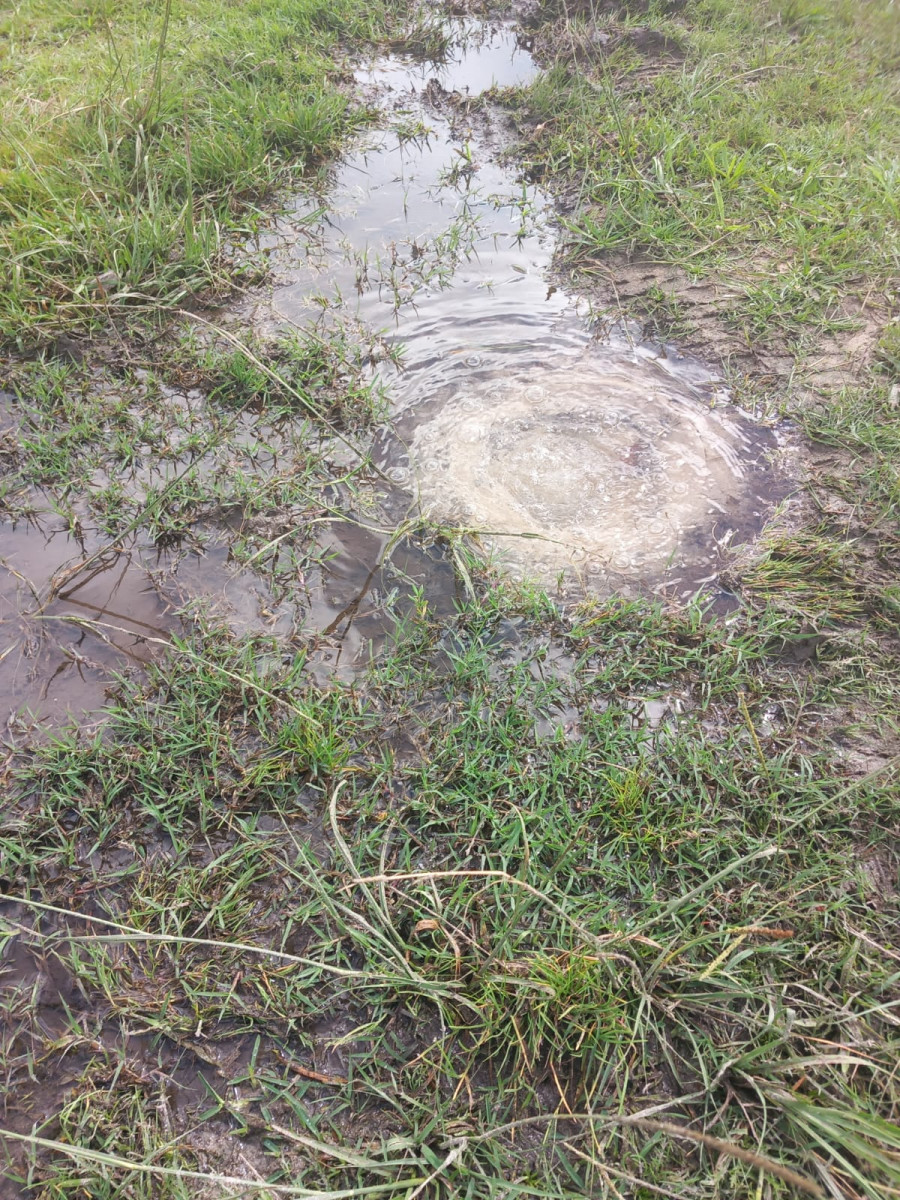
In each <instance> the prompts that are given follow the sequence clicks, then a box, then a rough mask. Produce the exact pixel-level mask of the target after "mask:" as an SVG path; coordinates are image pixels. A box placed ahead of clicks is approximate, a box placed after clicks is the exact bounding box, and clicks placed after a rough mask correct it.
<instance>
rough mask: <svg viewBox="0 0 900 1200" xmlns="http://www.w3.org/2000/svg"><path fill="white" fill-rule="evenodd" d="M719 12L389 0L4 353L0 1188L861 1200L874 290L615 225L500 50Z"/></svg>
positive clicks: (869, 930) (609, 37)
mask: <svg viewBox="0 0 900 1200" xmlns="http://www.w3.org/2000/svg"><path fill="white" fill-rule="evenodd" d="M688 7H690V6H688ZM700 7H701V8H702V6H700ZM701 16H702V14H701ZM701 16H697V15H696V14H693V13H692V11H691V12H690V13H688V14H687V15H685V13H684V12H683V11H682V9H681V8H680V7H674V8H673V7H668V8H660V7H659V6H656V5H651V6H649V7H647V8H646V9H645V8H641V9H640V10H637V9H633V8H628V7H625V8H620V7H618V6H616V7H609V6H602V5H601V6H594V7H593V8H591V9H590V10H589V11H588V10H587V9H585V10H583V11H582V9H581V8H579V7H577V6H567V7H565V8H559V9H557V8H552V9H551V8H550V7H549V6H545V7H542V8H540V9H537V8H535V9H528V10H527V11H525V10H522V11H508V12H504V13H489V14H487V15H485V14H484V13H481V12H478V13H469V12H456V11H455V10H454V11H453V12H452V13H449V14H447V13H444V12H443V11H441V12H435V13H432V12H431V11H430V10H429V11H427V12H426V13H425V14H419V15H418V16H417V17H416V18H415V20H413V21H411V22H408V23H407V27H406V30H405V31H404V32H403V33H398V35H397V37H396V40H395V41H394V44H393V45H392V46H389V47H383V48H382V50H381V51H380V52H378V53H374V52H373V53H371V54H363V53H361V52H360V51H359V50H358V48H352V49H353V53H352V55H351V56H350V57H348V58H347V60H346V61H345V62H344V63H343V64H342V72H343V75H344V83H343V85H342V86H343V87H344V88H345V89H346V91H347V93H348V95H350V96H352V97H353V101H354V103H355V104H357V105H359V106H361V107H362V108H364V109H365V110H367V112H368V114H369V120H368V126H367V127H366V128H365V129H363V130H362V131H361V132H359V133H357V134H356V135H355V137H354V139H352V140H350V141H349V143H348V144H347V146H346V148H345V150H344V152H343V153H342V154H341V155H340V156H339V157H337V158H336V159H334V160H331V161H327V162H326V163H324V164H323V165H321V166H320V167H319V168H318V170H317V171H316V172H315V173H312V172H311V173H310V174H309V177H308V179H307V181H306V183H305V184H304V186H303V187H302V189H301V190H299V191H298V192H297V193H296V194H293V193H292V194H290V195H288V196H285V195H284V194H281V195H280V196H279V197H278V203H277V204H276V203H275V198H274V197H270V198H269V201H268V206H267V207H265V208H264V209H263V212H264V214H265V215H264V218H263V219H261V220H260V221H259V222H258V223H257V227H256V228H255V229H254V231H253V233H252V235H250V236H244V237H237V236H236V237H235V238H234V239H233V241H232V242H231V244H230V245H229V248H228V255H229V256H230V261H231V264H232V266H233V267H234V272H233V274H232V276H231V277H230V284H231V287H230V290H229V291H228V292H227V298H226V291H225V288H224V287H223V286H220V287H218V288H217V289H216V292H215V297H216V302H215V303H211V302H210V298H211V294H210V293H209V292H207V293H206V294H203V293H198V294H194V295H187V296H186V297H185V298H184V300H183V301H181V302H180V303H179V308H178V311H177V312H175V313H172V312H171V311H169V312H166V313H165V314H164V315H163V316H160V317H158V318H157V319H155V320H154V321H152V322H147V320H146V319H145V318H144V317H140V318H139V317H138V316H137V315H135V314H132V313H130V311H129V301H128V297H127V296H126V294H125V289H124V287H123V288H121V289H120V288H119V285H118V283H117V281H116V280H113V281H107V283H106V284H104V285H102V286H103V287H104V296H103V304H104V306H105V310H106V311H105V317H106V319H107V322H108V323H107V326H106V327H105V328H104V329H103V331H102V332H95V333H94V334H93V336H88V335H86V333H85V331H84V329H83V328H79V327H78V326H74V327H71V328H67V329H66V330H65V332H63V333H59V332H58V331H57V332H55V333H54V335H53V336H52V338H49V337H48V339H47V340H45V341H44V343H43V344H42V345H40V346H37V347H30V348H28V349H27V350H22V349H20V350H19V351H18V352H15V353H10V355H9V357H8V360H7V363H6V366H5V368H4V377H3V387H4V391H3V392H2V394H0V419H2V422H3V423H2V426H0V439H2V440H0V455H2V458H0V461H2V465H3V470H4V475H3V480H2V487H3V490H2V501H3V528H2V568H3V571H2V578H0V635H2V638H3V642H2V645H0V703H2V708H3V711H2V716H3V719H4V721H5V729H6V734H5V748H6V757H5V763H4V780H5V787H6V789H7V793H6V794H7V803H6V805H5V809H4V820H3V830H2V837H3V843H2V845H3V879H4V896H5V900H4V904H3V913H2V916H3V931H4V932H3V938H4V942H3V949H4V963H3V965H4V975H3V977H2V980H0V984H2V989H3V999H2V1003H3V1006H4V1008H3V1054H4V1058H3V1063H4V1069H5V1081H6V1091H5V1097H4V1108H3V1121H2V1124H3V1126H4V1127H5V1129H6V1131H7V1132H8V1134H9V1137H8V1139H7V1143H6V1144H7V1147H8V1165H7V1171H6V1177H5V1180H4V1183H3V1185H2V1186H3V1191H2V1194H3V1195H8V1196H10V1197H13V1196H16V1197H18V1196H25V1195H35V1196H40V1197H45V1196H46V1197H50V1196H54V1197H56V1196H60V1197H61V1196H79V1195H91V1196H113V1195H116V1196H118V1195H135V1196H156V1195H164V1196H168V1195H172V1196H186V1195H191V1196H193V1195H241V1194H255V1195H273V1196H275V1195H278V1194H294V1195H323V1196H324V1195H328V1196H332V1195H333V1196H337V1195H341V1196H355V1195H369V1194H378V1193H381V1192H384V1193H385V1194H392V1195H401V1196H405V1197H407V1198H408V1200H412V1197H414V1196H419V1195H434V1196H438V1195H448V1196H449V1195H454V1196H455V1195H463V1194H465V1195H471V1196H482V1195H483V1196H488V1195H490V1196H494V1195H513V1194H516V1195H529V1196H530V1195H541V1196H553V1197H556V1196H569V1195H571V1196H574V1195H610V1196H634V1197H639V1196H645V1195H650V1194H657V1195H677V1196H685V1197H687V1196H710V1197H712V1196H732V1195H733V1196H737V1195H749V1194H751V1190H752V1191H753V1192H754V1194H757V1195H760V1196H762V1195H766V1196H770V1195H771V1196H775V1195H789V1194H794V1193H795V1192H796V1193H797V1194H800V1193H802V1192H806V1194H818V1195H826V1194H827V1195H834V1196H841V1197H855V1196H859V1195H866V1196H887V1195H890V1194H892V1191H891V1188H892V1187H893V1186H894V1184H896V1182H897V1178H898V1168H897V1165H896V1152H897V1147H898V1146H900V1132H898V1130H897V1127H896V1125H895V1124H893V1122H894V1120H895V1118H896V1103H897V1097H896V1095H895V1092H896V1081H895V1079H894V1074H895V1072H894V1065H893V1064H894V1062H895V1059H894V1058H893V1057H892V1055H893V1054H894V1051H895V1050H896V1015H895V1006H896V1003H897V996H896V986H897V978H896V965H895V964H896V959H897V953H898V952H897V947H896V930H895V927H894V925H895V912H896V900H897V896H898V876H897V870H898V861H900V857H898V852H897V830H898V810H897V772H896V767H897V754H898V731H897V724H896V696H897V691H896V683H895V679H896V670H897V665H898V662H897V659H898V654H897V649H898V643H897V613H898V611H900V609H898V604H900V601H898V596H900V592H898V586H900V585H898V578H900V577H898V572H897V566H898V563H900V559H898V549H900V539H898V537H897V533H896V528H897V527H896V509H895V508H894V502H895V501H896V464H895V462H894V460H893V457H892V456H893V448H894V446H895V445H896V442H895V441H892V440H891V439H892V438H894V432H893V431H894V430H895V428H896V424H897V416H896V413H895V408H896V405H895V400H896V397H894V394H893V390H891V389H892V387H893V389H894V390H896V385H892V384H891V382H890V379H891V378H892V377H890V376H886V375H885V373H884V363H885V358H886V354H887V353H888V352H887V351H886V350H885V346H888V347H889V345H890V343H889V340H888V341H886V340H885V339H886V331H888V332H889V331H890V329H891V327H892V326H891V311H892V309H891V306H892V302H893V301H892V291H891V289H890V288H887V287H885V286H884V285H883V283H882V284H880V285H879V284H878V283H875V282H872V283H871V284H868V285H867V286H866V287H865V288H863V287H862V286H860V287H853V288H851V287H847V288H846V289H845V294H844V295H843V296H842V299H841V307H840V309H839V310H837V309H835V308H834V307H832V308H831V309H829V312H828V319H827V322H826V326H825V327H823V328H822V329H820V330H819V331H818V332H817V333H816V334H815V336H813V334H812V333H809V332H807V333H806V334H803V335H802V336H799V337H798V336H797V335H796V334H795V331H794V330H793V329H792V328H791V327H789V326H788V325H787V324H786V323H784V324H781V325H779V324H778V322H777V319H776V317H775V316H773V322H772V324H773V327H772V328H771V329H770V330H769V331H768V332H767V333H766V334H765V335H764V336H763V335H760V334H759V333H758V332H757V331H755V329H754V328H752V327H751V319H750V317H748V315H747V312H748V310H747V309H746V306H745V305H744V301H745V300H746V297H747V295H748V289H750V288H751V286H752V280H753V279H754V278H756V277H757V276H758V277H759V278H760V279H765V280H771V278H773V276H774V277H777V276H778V275H779V272H780V265H779V264H780V259H779V258H778V253H777V250H776V251H773V253H772V255H771V256H770V257H769V256H766V255H765V254H763V253H762V252H761V251H760V250H759V248H758V247H757V248H754V249H753V251H752V253H751V256H750V257H751V258H752V270H749V271H748V268H747V262H746V260H744V261H742V263H741V264H740V268H739V269H738V266H737V264H736V263H733V264H732V263H727V262H726V263H724V264H719V265H717V266H716V268H715V269H713V268H712V267H709V266H706V265H704V269H702V270H697V269H695V263H694V262H691V261H689V260H686V259H684V258H681V259H680V260H677V261H673V260H672V259H670V260H668V261H661V258H662V256H661V255H660V254H659V253H658V252H657V251H655V250H653V248H652V247H649V246H646V245H641V244H637V243H635V244H633V245H631V246H630V247H629V248H628V249H627V250H626V249H622V248H621V247H615V248H611V249H606V250H599V249H598V248H597V245H596V244H592V243H590V238H589V236H588V235H589V234H590V231H591V229H593V228H595V225H592V224H591V222H592V221H594V222H597V221H600V220H601V217H602V214H600V215H598V213H597V212H595V211H594V209H593V208H592V206H591V202H590V201H589V200H588V198H587V185H586V184H585V183H584V182H583V180H581V178H580V176H579V174H578V171H577V169H576V168H574V167H573V166H572V165H571V164H570V165H569V166H568V167H566V168H565V169H564V168H563V167H562V166H561V165H560V164H559V163H558V162H557V161H556V160H555V158H554V155H555V154H556V150H555V149H554V148H553V147H550V148H548V143H547V141H546V139H547V138H548V137H551V136H553V124H554V122H558V123H561V122H562V121H563V116H562V115H561V114H558V115H551V116H547V114H546V111H545V109H546V107H547V105H548V104H549V103H550V101H549V100H548V98H547V96H546V95H545V94H543V93H541V92H539V91H538V92H534V91H530V90H529V89H530V88H540V87H541V86H543V85H542V84H541V80H542V79H544V78H545V77H547V76H548V75H549V76H552V78H553V79H555V80H557V82H559V80H560V79H563V80H568V81H569V83H572V81H573V80H574V84H573V86H576V87H581V86H583V85H584V86H589V87H592V88H595V89H596V88H598V87H601V86H603V87H612V88H613V89H619V92H620V93H621V94H622V95H623V96H625V97H629V96H630V97H634V96H635V95H638V96H640V95H642V94H643V92H644V91H647V94H648V95H649V91H648V89H650V88H652V87H654V86H662V85H661V84H659V81H660V80H662V81H663V82H665V80H666V79H667V78H668V77H669V75H672V76H673V77H674V75H675V73H679V72H682V71H686V70H687V66H690V65H691V63H692V61H693V60H692V58H691V55H692V54H694V53H695V50H694V49H692V43H691V40H690V39H691V37H692V36H693V25H692V24H691V22H692V21H695V20H696V22H697V23H698V28H699V27H702V23H701ZM785 19H786V18H785ZM779 28H781V26H779ZM686 64H687V66H686ZM618 71H621V76H620V75H618V74H617V72H618ZM554 86H555V85H554ZM560 86H562V85H560ZM572 144H573V145H575V142H574V141H573V142H572ZM595 152H596V150H595ZM673 203H674V201H673ZM586 212H587V213H588V215H589V216H590V220H584V221H582V220H581V218H582V216H583V215H584V213H586ZM586 231H587V232H586ZM697 232H698V236H699V237H702V238H703V239H704V244H706V243H709V244H710V245H711V244H712V242H713V238H712V237H711V236H710V234H709V233H708V232H707V231H705V230H704V231H701V230H699V229H698V231H697ZM723 236H724V235H723ZM704 264H705V260H704ZM241 279H243V282H240V281H241ZM120 291H121V296H120V294H119V293H120ZM107 293H108V294H107ZM742 305H744V307H742ZM873 381H874V383H873ZM872 388H874V389H875V390H874V391H872V390H871V389H872ZM866 389H870V390H869V391H868V393H867V391H866ZM879 389H880V390H879ZM866 404H874V405H875V406H876V409H877V411H876V412H875V415H874V417H873V414H872V412H869V410H867V409H866V407H865V406H866ZM854 406H856V407H854ZM845 412H846V413H849V414H850V415H849V417H848V420H847V421H846V422H845V423H844V424H843V425H841V424H839V423H837V419H836V417H835V414H843V413H845ZM866 420H868V421H869V422H870V424H871V423H872V422H873V420H874V421H875V422H876V423H878V430H879V432H878V433H877V434H874V433H872V434H870V433H869V432H866V430H867V429H868V428H869V426H868V425H866V424H865V422H866ZM891 472H893V475H892V474H891ZM623 1114H624V1116H625V1117H626V1118H627V1120H626V1121H625V1122H624V1123H623ZM660 1122H662V1124H660ZM673 1122H674V1125H675V1128H674V1132H673V1128H672V1123H673ZM667 1123H668V1124H667ZM704 1139H705V1140H704ZM711 1139H716V1140H711ZM73 1148H74V1149H73Z"/></svg>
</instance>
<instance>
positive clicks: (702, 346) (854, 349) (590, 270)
mask: <svg viewBox="0 0 900 1200" xmlns="http://www.w3.org/2000/svg"><path fill="white" fill-rule="evenodd" d="M775 269H776V267H775V266H774V265H772V264H769V265H768V267H767V268H766V270H768V271H771V270H775ZM573 275H574V278H575V280H576V281H577V284H578V287H579V289H581V290H582V291H584V293H585V294H586V295H587V296H588V297H589V298H590V301H591V304H592V306H593V307H594V308H595V309H596V310H597V312H598V313H599V314H603V313H605V314H606V317H605V320H606V321H607V322H610V323H613V324H614V323H616V322H619V321H621V320H622V319H623V317H631V318H635V317H636V318H638V319H639V320H641V321H643V322H644V323H645V325H646V329H647V331H648V334H649V335H650V336H664V337H665V336H669V337H672V336H676V337H677V340H678V343H679V345H680V346H681V347H682V348H683V349H685V350H686V351H688V352H692V353H696V354H699V355H701V356H702V357H703V358H705V359H706V360H707V361H720V362H723V363H727V364H729V366H730V368H731V370H732V371H733V372H744V373H746V374H747V375H750V376H752V378H753V381H754V383H755V384H756V385H757V387H763V388H764V387H767V386H768V387H773V388H774V387H776V386H778V387H783V386H784V385H785V384H786V383H787V382H788V381H794V382H796V383H797V384H798V385H800V386H805V387H807V388H809V389H810V390H812V389H815V388H827V387H844V386H849V385H852V384H853V383H855V382H858V380H859V378H860V376H861V374H862V372H863V371H864V369H865V368H866V367H867V366H869V365H870V364H871V362H872V360H873V357H874V353H875V348H876V345H877V342H878V336H879V332H880V330H881V328H882V325H883V316H882V315H880V314H879V313H878V312H877V311H876V310H875V309H874V308H871V309H867V308H866V307H865V306H862V305H859V304H855V303H854V302H853V301H852V300H851V299H848V300H846V301H845V308H846V312H845V313H844V314H842V315H843V316H844V318H845V319H846V321H847V323H848V325H852V329H848V330H847V331H846V332H834V333H829V334H825V335H820V336H818V338H817V342H816V345H815V347H813V348H811V349H810V351H809V353H808V354H807V356H806V361H805V364H804V370H803V377H802V379H797V380H794V379H793V377H794V373H795V369H796V358H795V355H794V353H793V352H792V351H791V349H790V347H789V346H788V345H787V344H786V343H784V341H783V339H781V340H779V337H778V336H775V331H773V336H772V337H769V338H767V339H765V340H764V341H761V342H756V341H754V340H753V339H751V338H749V337H748V335H747V333H746V331H744V330H743V329H742V328H740V324H739V322H737V321H736V320H735V319H734V317H733V311H734V308H735V305H736V302H737V301H738V300H739V299H740V298H741V296H742V294H743V290H742V287H741V285H739V284H738V283H736V282H732V281H729V280H728V279H727V278H715V277H711V276H706V277H704V278H703V279H697V278H695V277H694V276H692V275H691V274H690V273H689V272H687V271H685V270H684V269H683V268H682V267H678V266H675V265H673V264H670V263H660V262H654V261H652V260H649V259H647V258H643V257H641V256H640V255H639V254H636V255H624V254H607V255H604V256H603V257H602V258H600V257H598V258H593V259H591V258H581V259H578V260H576V262H575V264H574V267H573ZM603 320H604V318H603V317H601V325H602V323H603ZM673 326H674V328H675V333H674V334H673V333H672V329H673Z"/></svg>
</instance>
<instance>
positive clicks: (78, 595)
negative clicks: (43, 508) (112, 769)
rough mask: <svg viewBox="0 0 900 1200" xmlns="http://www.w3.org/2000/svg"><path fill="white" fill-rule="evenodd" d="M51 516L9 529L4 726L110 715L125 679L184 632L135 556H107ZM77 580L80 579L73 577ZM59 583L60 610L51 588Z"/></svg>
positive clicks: (0, 714)
mask: <svg viewBox="0 0 900 1200" xmlns="http://www.w3.org/2000/svg"><path fill="white" fill-rule="evenodd" d="M100 544H101V543H100V541H99V539H98V538H97V537H90V536H89V537H84V536H82V537H81V538H78V537H76V536H75V534H74V533H72V532H71V531H70V530H68V529H67V528H66V527H65V525H64V524H63V522H62V521H61V520H60V519H59V518H57V517H54V516H52V515H51V514H47V513H44V514H42V515H41V516H40V517H39V518H37V519H36V520H35V522H34V523H28V522H24V521H20V522H19V523H18V524H16V525H9V524H5V525H0V705H2V707H0V720H2V721H3V723H4V724H5V725H9V724H10V722H11V721H12V720H13V718H15V717H16V716H17V715H18V716H19V717H20V719H22V720H24V721H25V722H26V723H27V722H28V721H29V720H30V719H31V718H37V719H39V720H41V721H43V722H52V723H59V722H61V721H62V720H63V719H64V718H65V717H66V716H67V715H69V714H73V715H80V714H83V713H87V712H92V711H94V710H96V709H98V708H100V707H101V706H102V705H103V703H104V701H105V700H106V698H107V689H108V687H109V684H110V677H111V675H112V674H113V673H114V672H115V671H119V670H125V669H127V668H128V667H129V666H130V665H131V666H141V665H143V664H145V663H146V662H147V661H148V659H149V658H150V657H151V655H152V654H153V653H154V652H155V647H156V645H157V642H158V640H159V639H166V640H167V638H168V633H169V631H171V630H173V629H175V628H177V627H178V622H177V620H176V619H175V618H174V616H173V612H172V605H171V604H170V603H167V602H166V601H165V600H164V599H163V598H162V596H161V595H160V594H159V592H158V591H157V589H156V587H155V585H154V582H153V580H152V578H151V576H150V574H149V573H148V572H147V570H145V569H144V567H142V566H141V565H140V563H139V562H138V561H136V558H135V555H134V554H133V552H132V549H131V548H126V549H124V550H119V551H116V550H113V551H108V552H107V553H105V554H103V555H102V557H100V558H99V559H98V560H97V561H95V562H93V563H92V564H91V565H90V566H89V567H87V569H85V570H81V571H77V572H73V568H74V567H76V566H77V564H79V563H81V562H84V561H85V560H86V559H87V558H88V556H89V555H91V554H92V553H93V552H94V551H95V550H97V549H98V548H99V547H100ZM70 572H71V574H70ZM54 581H55V582H56V584H57V585H58V587H57V588H56V590H55V592H54V595H53V598H52V600H49V601H48V596H49V595H50V593H51V583H52V582H54Z"/></svg>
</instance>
